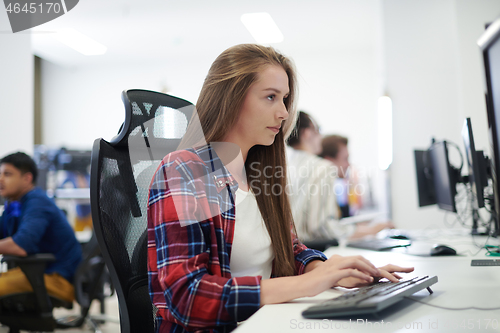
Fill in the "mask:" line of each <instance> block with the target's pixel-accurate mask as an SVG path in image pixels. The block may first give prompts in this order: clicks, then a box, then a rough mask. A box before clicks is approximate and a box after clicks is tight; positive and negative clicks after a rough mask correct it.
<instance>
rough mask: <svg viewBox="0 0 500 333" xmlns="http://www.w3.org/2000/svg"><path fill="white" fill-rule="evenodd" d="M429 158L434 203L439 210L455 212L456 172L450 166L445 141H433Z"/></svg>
mask: <svg viewBox="0 0 500 333" xmlns="http://www.w3.org/2000/svg"><path fill="white" fill-rule="evenodd" d="M429 157H430V162H431V166H432V174H433V179H434V190H435V191H436V202H437V205H438V207H439V208H441V209H444V210H447V211H450V212H455V213H456V212H457V207H456V203H455V195H456V194H457V190H456V185H457V181H458V177H457V174H458V172H457V171H456V169H454V168H453V167H452V166H451V165H450V161H449V158H448V147H447V144H446V141H440V142H435V141H433V143H432V145H431V147H430V148H429Z"/></svg>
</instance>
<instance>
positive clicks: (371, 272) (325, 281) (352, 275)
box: [302, 255, 382, 296]
mask: <svg viewBox="0 0 500 333" xmlns="http://www.w3.org/2000/svg"><path fill="white" fill-rule="evenodd" d="M308 266H309V265H308ZM306 272H307V273H305V274H303V275H302V277H303V278H304V283H305V285H304V287H305V288H306V289H305V290H306V294H307V296H314V295H317V294H319V293H321V292H323V291H325V290H327V289H330V288H331V287H335V286H338V285H339V282H340V281H342V280H344V279H349V280H346V281H356V283H364V284H365V285H367V284H370V283H372V282H373V281H374V278H373V277H378V276H380V275H381V274H382V273H381V272H380V271H379V269H377V268H376V267H375V266H374V265H373V264H372V263H371V262H369V261H368V260H367V259H365V258H363V257H362V256H353V257H342V256H338V255H334V256H332V257H331V258H330V259H328V260H326V261H325V262H318V263H314V265H313V266H312V269H307V267H306ZM361 281H362V282H361Z"/></svg>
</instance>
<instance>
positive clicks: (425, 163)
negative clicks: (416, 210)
mask: <svg viewBox="0 0 500 333" xmlns="http://www.w3.org/2000/svg"><path fill="white" fill-rule="evenodd" d="M413 153H414V155H415V169H416V171H417V189H418V205H419V206H420V207H425V206H430V205H435V204H436V203H437V201H436V191H435V190H434V177H433V175H432V166H431V161H430V157H429V152H428V151H427V150H414V151H413Z"/></svg>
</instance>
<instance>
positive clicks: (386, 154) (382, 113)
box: [378, 96, 392, 170]
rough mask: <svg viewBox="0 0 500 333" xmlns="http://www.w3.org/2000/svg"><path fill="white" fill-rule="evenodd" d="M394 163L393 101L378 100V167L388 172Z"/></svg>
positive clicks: (387, 99) (384, 98)
mask: <svg viewBox="0 0 500 333" xmlns="http://www.w3.org/2000/svg"><path fill="white" fill-rule="evenodd" d="M391 163H392V100H391V98H390V97H389V96H382V97H380V98H379V99H378V165H379V167H380V169H382V170H386V169H387V168H389V166H390V165H391Z"/></svg>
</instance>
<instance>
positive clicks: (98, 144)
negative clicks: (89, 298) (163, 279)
mask: <svg viewBox="0 0 500 333" xmlns="http://www.w3.org/2000/svg"><path fill="white" fill-rule="evenodd" d="M122 100H123V102H124V104H125V112H126V113H125V121H124V123H123V125H122V128H121V129H120V132H119V134H118V135H117V136H116V137H115V138H113V139H112V140H111V142H107V141H105V140H103V139H97V140H96V141H95V142H94V147H93V150H92V167H91V185H90V190H91V205H92V218H93V222H94V230H95V233H96V236H97V240H98V242H99V245H100V247H101V251H102V255H103V257H104V260H105V262H106V264H107V266H108V268H109V271H110V275H111V280H112V283H113V285H114V287H115V290H116V293H117V296H118V302H119V307H120V325H121V331H122V332H127V333H128V332H152V331H154V316H155V313H156V309H154V308H153V305H152V303H151V299H150V297H149V293H148V274H147V213H146V210H147V200H148V191H149V185H150V183H151V179H152V177H153V175H154V172H155V171H156V169H157V167H158V165H159V163H160V161H161V160H162V159H163V157H164V156H165V155H167V154H168V153H170V152H172V151H174V150H176V148H177V147H178V145H179V143H180V140H181V138H182V136H183V135H184V133H185V131H186V128H187V124H188V121H189V120H190V119H191V116H192V114H193V110H194V106H193V105H192V104H191V103H189V102H187V101H185V100H182V99H180V98H176V97H172V96H169V95H165V94H161V93H156V92H152V91H146V90H128V91H124V92H123V94H122Z"/></svg>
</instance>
